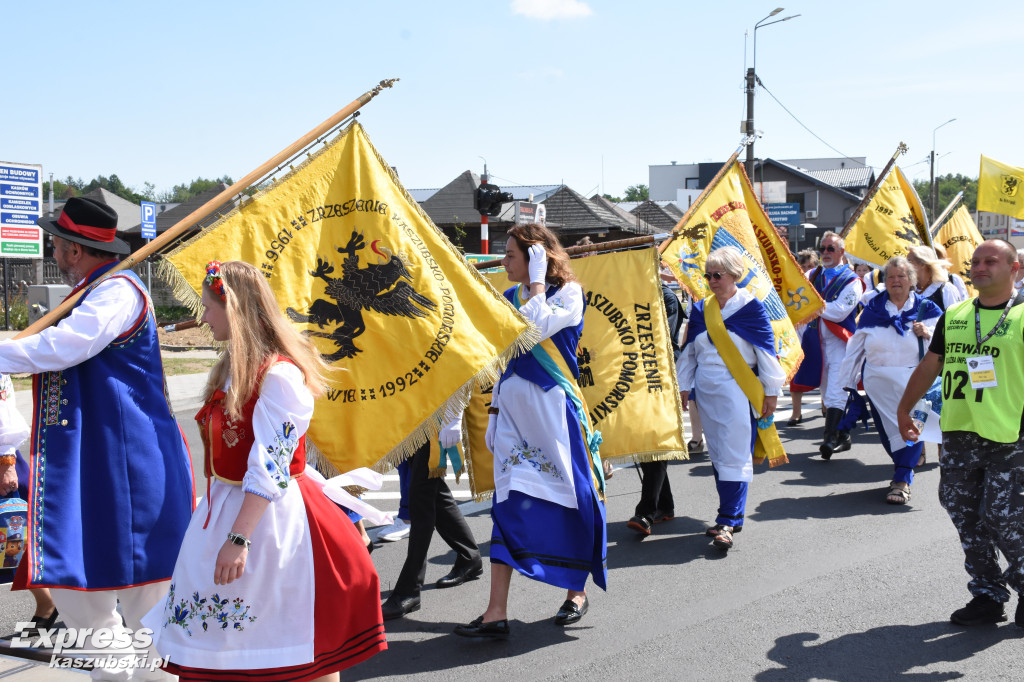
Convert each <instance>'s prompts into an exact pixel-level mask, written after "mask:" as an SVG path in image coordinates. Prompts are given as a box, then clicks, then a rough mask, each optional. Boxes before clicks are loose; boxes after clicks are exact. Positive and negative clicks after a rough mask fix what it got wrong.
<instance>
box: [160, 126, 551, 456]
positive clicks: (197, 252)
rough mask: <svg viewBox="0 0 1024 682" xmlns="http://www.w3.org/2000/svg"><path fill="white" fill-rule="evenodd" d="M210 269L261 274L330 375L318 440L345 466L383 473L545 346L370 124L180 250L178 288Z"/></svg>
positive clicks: (173, 272) (316, 423)
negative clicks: (379, 145) (432, 210)
mask: <svg viewBox="0 0 1024 682" xmlns="http://www.w3.org/2000/svg"><path fill="white" fill-rule="evenodd" d="M210 260H220V261H227V260H243V261H246V262H249V263H252V264H253V265H255V266H256V267H258V268H260V269H261V270H262V272H263V274H264V275H266V277H267V279H268V280H269V282H270V286H271V289H273V291H274V294H275V296H276V297H277V300H278V303H279V305H280V306H281V308H282V310H283V311H284V312H285V313H286V314H287V315H288V316H289V317H290V318H291V319H292V320H293V321H294V322H295V323H296V325H297V328H299V329H301V330H302V331H303V332H304V333H306V334H307V335H309V336H310V337H312V338H313V339H314V343H316V344H317V348H318V349H319V350H320V352H321V354H322V355H323V356H324V358H325V359H326V360H327V361H328V362H329V363H330V364H332V366H333V367H335V368H336V369H337V370H338V371H335V372H333V373H332V374H331V376H330V379H331V385H330V388H329V390H328V393H327V395H326V396H325V397H324V398H322V399H320V400H319V401H318V403H317V405H316V410H315V413H314V416H313V422H312V424H311V425H310V428H309V437H310V439H311V440H312V442H313V443H314V444H315V445H316V446H317V448H319V450H320V452H321V453H322V454H323V455H324V456H325V457H326V458H327V460H328V461H330V463H331V464H333V465H334V466H335V467H336V468H337V469H338V470H339V471H349V470H351V469H354V468H357V467H361V466H375V465H379V468H384V467H385V466H387V465H389V464H395V463H397V462H398V461H400V460H401V459H402V458H403V457H405V456H408V455H409V454H411V453H412V452H414V451H415V449H416V447H418V446H419V445H420V444H422V443H424V442H425V441H426V439H427V438H428V437H430V436H432V435H434V434H436V433H437V430H438V427H439V425H440V421H441V420H442V419H443V418H444V417H445V416H446V415H451V414H455V413H457V412H459V411H460V410H461V409H462V407H463V406H464V405H466V404H467V402H468V401H469V398H470V393H471V390H472V388H473V387H474V386H476V385H477V384H478V383H480V382H486V381H493V380H494V379H495V378H496V377H497V376H498V373H499V372H500V371H501V369H502V368H503V367H504V365H505V364H506V363H507V362H508V360H509V359H510V358H511V357H514V355H515V354H518V353H520V352H523V351H524V350H526V349H527V348H529V347H530V346H531V345H533V343H534V342H535V341H536V328H534V327H533V326H532V325H529V324H528V323H527V322H526V321H525V320H524V319H523V318H522V316H521V315H519V313H518V311H516V310H515V309H514V308H513V307H512V306H511V305H510V304H509V303H508V302H507V301H506V300H505V299H504V298H503V297H502V296H501V295H500V294H499V293H498V292H496V291H495V290H494V289H493V288H491V287H490V286H488V285H487V284H486V283H485V282H484V281H483V279H482V278H481V277H480V275H479V273H477V271H476V269H475V268H472V267H470V266H469V265H468V264H467V263H466V261H465V259H464V258H463V257H462V256H461V255H460V254H459V253H458V252H457V251H456V250H455V248H454V247H453V246H452V245H451V243H450V242H448V240H447V239H445V237H444V235H443V234H442V233H441V232H440V231H439V230H438V229H437V227H436V226H435V225H434V224H433V223H432V222H431V221H430V219H429V218H428V217H427V215H426V214H425V213H424V212H423V211H422V209H420V207H419V205H418V204H416V202H415V201H414V200H413V199H412V198H411V197H410V196H409V195H408V193H407V192H406V191H405V189H404V188H403V187H402V185H401V184H400V183H399V182H398V178H397V177H396V176H395V175H394V173H393V172H392V171H391V169H390V167H389V166H388V164H387V163H386V162H385V161H384V159H382V158H381V157H380V156H379V155H378V153H377V150H376V149H374V147H373V145H372V144H371V143H370V140H369V138H368V137H367V136H366V133H365V131H364V130H363V128H362V126H360V125H359V124H353V125H351V126H349V127H348V128H347V129H345V130H344V131H343V132H342V133H341V134H340V135H339V136H338V137H337V138H336V139H335V140H333V141H331V142H330V143H329V144H328V145H327V146H325V147H324V148H323V149H321V150H320V151H318V152H317V153H316V154H314V155H312V156H311V157H310V158H309V159H308V160H307V161H306V162H305V163H303V164H302V165H301V166H298V167H297V168H296V169H294V170H293V171H291V172H290V173H289V174H288V175H287V176H286V177H285V178H283V179H282V180H281V181H279V182H275V183H274V184H273V185H271V186H270V187H269V188H268V189H265V190H263V191H261V192H260V193H258V194H257V195H256V196H254V197H253V198H252V199H251V200H247V201H245V202H244V203H243V204H242V205H241V207H240V208H238V209H236V210H234V211H232V212H231V213H229V214H228V215H226V216H225V217H224V218H222V219H221V220H219V221H218V222H216V223H214V224H213V225H211V226H210V227H209V228H207V229H206V230H204V231H203V232H202V233H201V234H199V235H198V236H196V237H195V238H193V239H191V240H189V241H188V242H187V243H185V244H184V245H182V246H181V247H179V248H178V249H176V250H175V251H174V252H172V253H171V254H170V255H169V256H168V257H167V261H168V262H169V264H170V265H171V266H173V267H172V268H165V271H166V272H167V274H169V275H170V276H171V278H172V279H173V280H174V281H175V283H176V284H177V287H176V293H179V294H180V295H191V300H192V301H193V302H197V300H198V299H197V297H198V295H199V293H201V286H202V279H203V274H204V265H205V264H206V262H207V261H210Z"/></svg>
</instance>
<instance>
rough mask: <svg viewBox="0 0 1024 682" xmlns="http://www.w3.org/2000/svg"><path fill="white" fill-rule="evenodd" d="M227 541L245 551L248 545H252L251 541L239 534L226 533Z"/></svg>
mask: <svg viewBox="0 0 1024 682" xmlns="http://www.w3.org/2000/svg"><path fill="white" fill-rule="evenodd" d="M228 540H230V541H231V544H233V545H238V546H239V547H245V548H246V549H249V545H251V544H252V540H250V539H249V538H247V537H245V536H244V535H241V534H239V533H228Z"/></svg>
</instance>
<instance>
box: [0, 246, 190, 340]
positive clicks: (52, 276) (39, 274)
mask: <svg viewBox="0 0 1024 682" xmlns="http://www.w3.org/2000/svg"><path fill="white" fill-rule="evenodd" d="M132 269H133V270H134V271H135V273H136V274H137V275H139V277H141V278H142V280H143V281H146V264H145V263H144V262H143V263H139V264H138V265H136V266H135V267H134V268H132ZM154 269H155V268H154ZM5 270H7V272H5ZM5 274H9V279H4V275H5ZM4 283H7V286H10V290H9V291H7V292H6V293H7V295H8V296H9V297H11V298H12V299H14V298H20V299H22V300H24V298H25V297H26V296H27V295H28V287H29V286H31V285H33V284H65V282H64V280H63V278H62V277H61V274H60V270H58V269H57V261H56V260H54V259H53V258H43V259H42V262H40V260H39V259H38V258H35V259H29V258H0V285H4ZM150 296H151V297H152V298H153V304H154V305H158V306H176V305H181V302H180V301H178V299H177V298H175V297H174V295H173V294H172V293H171V288H170V287H169V286H168V285H167V284H166V283H164V281H163V280H162V279H160V278H159V277H156V276H154V277H153V283H152V289H151V291H150ZM2 303H3V302H2V300H0V306H2ZM2 324H3V313H2V307H0V325H2Z"/></svg>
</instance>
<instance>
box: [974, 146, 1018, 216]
mask: <svg viewBox="0 0 1024 682" xmlns="http://www.w3.org/2000/svg"><path fill="white" fill-rule="evenodd" d="M978 210H979V211H991V212H992V213H1002V214H1003V215H1008V216H1013V217H1014V218H1024V168H1017V167H1016V166H1008V165H1006V164H1005V163H999V162H998V161H996V160H995V159H990V158H988V157H987V156H985V155H982V157H981V173H980V175H979V177H978Z"/></svg>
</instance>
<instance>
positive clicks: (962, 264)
mask: <svg viewBox="0 0 1024 682" xmlns="http://www.w3.org/2000/svg"><path fill="white" fill-rule="evenodd" d="M932 241H934V242H935V243H936V244H942V246H944V247H945V249H946V255H947V256H948V258H949V261H950V262H951V263H952V264H953V266H952V267H951V268H950V269H949V271H950V272H955V273H957V274H958V275H960V276H961V277H963V280H964V284H966V285H967V293H968V294H970V295H971V296H976V295H977V294H978V292H977V291H976V290H975V288H974V284H972V283H971V256H973V255H974V249H976V248H978V244H980V243H981V242H983V241H984V239H982V236H981V233H980V232H978V228H977V226H976V225H975V224H974V219H973V218H971V214H970V213H969V212H968V211H967V207H966V206H964V205H963V203H961V204H960V206H958V207H957V209H956V210H955V211H953V213H952V215H950V216H949V218H948V219H947V220H946V222H945V223H943V224H942V227H940V228H939V230H938V232H936V233H935V237H934V238H933V240H932Z"/></svg>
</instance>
